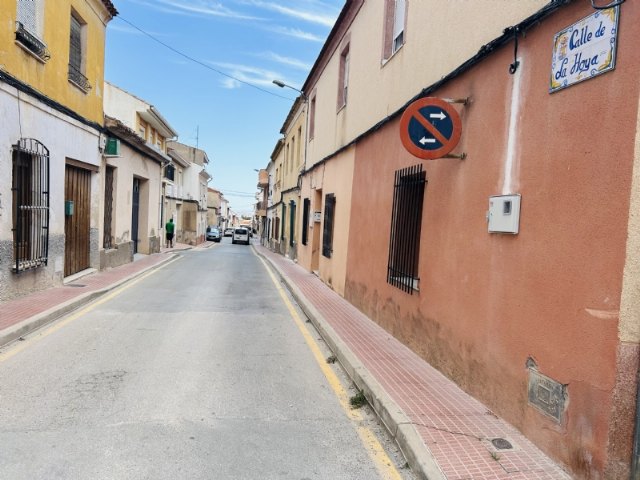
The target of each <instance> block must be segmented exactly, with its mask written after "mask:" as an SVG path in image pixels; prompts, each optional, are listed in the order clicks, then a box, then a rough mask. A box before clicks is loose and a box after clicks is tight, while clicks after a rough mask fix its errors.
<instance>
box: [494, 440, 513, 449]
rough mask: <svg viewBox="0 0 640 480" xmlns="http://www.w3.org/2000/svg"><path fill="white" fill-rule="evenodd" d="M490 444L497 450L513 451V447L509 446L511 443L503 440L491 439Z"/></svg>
mask: <svg viewBox="0 0 640 480" xmlns="http://www.w3.org/2000/svg"><path fill="white" fill-rule="evenodd" d="M491 444H492V445H493V446H494V447H496V448H497V449H498V450H513V445H511V442H509V440H506V439H504V438H492V439H491Z"/></svg>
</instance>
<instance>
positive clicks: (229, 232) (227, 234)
mask: <svg viewBox="0 0 640 480" xmlns="http://www.w3.org/2000/svg"><path fill="white" fill-rule="evenodd" d="M224 236H225V237H231V236H233V228H225V229H224Z"/></svg>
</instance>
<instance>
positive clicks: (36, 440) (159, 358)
mask: <svg viewBox="0 0 640 480" xmlns="http://www.w3.org/2000/svg"><path fill="white" fill-rule="evenodd" d="M288 302H292V301H291V300H290V299H287V298H286V293H283V290H282V287H280V286H279V285H278V284H277V283H276V282H274V280H273V278H272V277H271V275H270V274H269V272H268V269H267V268H266V267H265V265H264V264H263V262H262V261H261V260H260V258H259V257H258V256H257V255H256V254H255V253H254V252H253V248H252V247H250V246H245V245H231V242H230V239H229V238H224V239H223V241H222V243H221V244H216V245H213V246H212V247H211V248H206V249H194V250H190V251H186V252H184V253H181V254H180V255H179V257H178V258H177V260H175V261H173V262H171V263H168V264H165V265H164V266H163V267H162V268H160V269H157V270H154V271H152V272H151V273H148V274H146V275H144V276H143V277H140V278H139V279H137V280H135V281H134V282H131V283H129V284H126V285H125V286H124V287H123V288H121V289H118V290H116V291H114V292H112V293H110V294H108V295H107V296H105V297H103V298H102V299H101V300H99V301H98V302H97V303H94V304H91V305H89V306H86V307H83V308H82V309H80V310H78V311H76V312H73V313H71V314H70V315H68V316H67V317H64V318H63V319H60V320H58V321H57V322H55V323H53V324H51V325H49V326H48V327H47V328H45V329H42V330H40V331H38V332H35V333H33V334H31V335H30V336H28V337H27V338H26V339H25V341H22V342H16V343H14V344H13V345H10V346H8V347H5V348H4V349H2V350H1V351H0V478H1V479H8V480H9V479H10V480H22V479H24V480H27V479H28V480H34V479H46V480H51V479H82V480H94V479H96V480H97V479H153V480H159V479H172V480H174V479H188V480H195V479H232V480H236V479H256V480H258V479H259V480H262V479H294V480H303V479H304V480H306V479H328V480H339V479H349V480H352V479H353V480H370V479H386V478H389V479H393V478H397V479H405V480H412V479H413V478H414V476H413V474H412V473H411V471H410V470H409V469H407V468H404V467H405V461H404V459H403V458H402V456H401V455H400V454H399V452H398V451H397V449H396V448H395V446H394V445H393V443H392V442H390V441H389V439H388V437H386V435H385V432H384V430H383V429H382V428H381V427H380V426H379V425H378V423H377V422H376V420H375V418H374V417H373V416H372V415H371V413H370V412H369V411H368V410H367V408H364V409H361V410H360V411H358V413H354V412H351V411H349V407H348V405H347V406H345V400H344V398H342V399H341V398H340V389H343V393H344V392H347V395H353V394H354V393H355V390H354V389H353V388H352V387H351V386H350V383H349V380H348V379H347V378H346V377H345V375H344V373H343V372H342V371H341V369H340V367H339V365H337V364H334V365H330V366H329V367H328V368H329V369H330V370H331V371H330V372H329V373H331V372H333V373H334V374H335V375H336V378H337V379H338V381H337V382H336V381H335V380H334V381H332V380H331V378H330V376H329V377H328V376H327V374H326V372H323V369H325V370H326V369H327V365H328V364H326V362H322V361H320V360H319V358H318V355H319V354H318V353H317V352H316V354H315V355H314V352H313V348H311V347H310V343H309V341H311V342H312V343H313V342H315V344H317V347H314V348H317V349H319V350H318V351H319V352H320V355H324V356H328V355H330V352H329V351H328V350H326V346H325V345H324V344H323V343H322V341H321V340H320V339H319V335H318V334H317V332H315V330H313V327H312V326H311V324H310V323H307V322H304V319H305V317H304V315H303V314H301V313H300V311H299V310H298V309H297V307H295V305H292V304H291V303H288ZM296 316H298V317H299V318H298V320H297V321H296ZM322 363H325V365H322ZM347 403H348V402H347ZM376 445H378V447H379V446H382V449H380V448H378V447H376Z"/></svg>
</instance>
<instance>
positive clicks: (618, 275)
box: [345, 2, 640, 478]
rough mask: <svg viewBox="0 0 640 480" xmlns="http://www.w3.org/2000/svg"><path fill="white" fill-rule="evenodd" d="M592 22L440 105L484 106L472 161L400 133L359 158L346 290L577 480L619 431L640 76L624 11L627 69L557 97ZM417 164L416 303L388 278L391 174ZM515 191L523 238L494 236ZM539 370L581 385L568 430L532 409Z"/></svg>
mask: <svg viewBox="0 0 640 480" xmlns="http://www.w3.org/2000/svg"><path fill="white" fill-rule="evenodd" d="M591 13H593V11H592V10H591V9H590V8H589V5H588V2H581V3H576V4H573V5H570V6H569V7H567V8H564V9H561V10H560V11H559V12H558V13H557V14H555V15H553V16H552V17H551V18H549V19H548V20H546V21H544V22H543V23H541V24H540V25H539V26H538V27H536V28H534V29H532V30H530V31H528V32H527V34H526V37H525V38H524V39H522V40H521V42H520V44H519V50H518V55H519V57H520V61H521V65H520V68H519V70H518V72H517V73H516V75H514V76H511V75H509V73H508V67H509V64H510V63H511V62H512V61H513V46H512V45H509V46H507V47H504V48H502V49H501V50H500V51H499V52H497V53H495V54H493V55H492V56H490V57H489V58H487V59H485V60H484V61H483V62H482V63H481V64H479V65H477V66H475V67H474V68H473V69H472V70H470V71H469V72H467V73H465V74H464V75H462V76H460V77H458V78H457V79H455V80H454V81H452V82H450V83H448V84H447V85H446V86H445V87H444V88H443V89H441V90H440V91H438V92H436V93H435V94H434V96H439V97H455V98H459V97H467V96H468V97H471V99H472V103H471V104H470V105H469V106H467V107H457V108H458V110H459V111H460V113H461V117H462V124H463V134H462V140H461V142H460V145H459V147H458V148H457V149H456V151H458V152H459V151H464V152H466V153H467V155H468V157H467V159H466V160H457V159H439V160H433V161H421V160H419V159H417V158H415V157H412V156H411V155H410V154H409V153H408V152H406V150H405V149H404V148H403V147H402V145H401V143H400V138H399V120H398V119H396V120H395V121H393V122H391V123H390V124H388V125H386V126H385V127H384V128H382V129H381V130H379V131H378V132H376V133H375V134H373V135H371V136H369V137H366V138H365V139H364V140H363V141H361V142H359V143H358V145H357V147H356V160H355V172H354V183H353V204H352V207H353V210H352V215H351V225H350V231H351V232H353V234H352V235H350V237H349V258H348V265H347V281H346V286H345V297H346V298H347V299H349V300H350V301H351V302H352V303H354V304H355V305H356V306H358V307H359V308H360V309H362V310H363V311H364V312H365V313H366V314H368V315H369V316H370V317H372V318H374V319H375V320H376V321H377V322H378V323H380V324H381V325H382V326H384V327H385V328H386V329H388V330H389V331H390V332H392V333H393V334H394V335H395V336H397V337H399V338H400V339H401V340H402V341H403V342H404V343H406V344H407V345H408V346H410V347H411V348H412V349H413V350H414V351H416V352H417V353H418V354H420V355H421V356H422V357H424V358H425V359H426V360H428V361H429V362H430V363H432V364H433V365H434V366H436V367H437V368H439V369H440V370H442V371H443V372H444V373H445V374H446V375H448V376H449V377H451V378H452V379H454V380H455V381H456V382H458V383H459V384H460V385H461V386H462V387H463V388H464V389H465V390H466V391H468V392H470V393H471V394H472V395H474V396H476V397H477V398H479V399H481V400H482V401H483V402H485V403H486V404H487V405H488V406H489V408H491V409H492V410H494V411H495V412H496V413H497V414H499V415H501V416H504V417H505V418H506V419H507V420H509V421H510V422H512V423H513V424H514V425H516V426H517V427H518V428H520V429H521V430H522V431H523V432H524V433H525V434H526V435H527V436H528V437H529V438H531V439H532V440H533V441H534V442H535V443H537V444H538V445H539V446H540V447H541V448H543V450H545V451H546V452H547V453H548V454H550V455H552V456H554V457H555V458H557V459H558V460H560V461H562V462H564V463H565V464H567V465H569V466H570V468H571V469H572V470H573V471H574V472H575V473H576V474H577V475H588V473H586V472H589V471H592V472H593V471H599V472H603V471H604V469H605V465H606V462H607V460H608V459H607V448H606V446H607V441H608V437H609V436H610V435H611V430H610V429H611V428H614V427H612V426H611V425H612V423H613V421H612V423H610V418H609V412H610V410H611V408H612V395H611V392H612V390H613V388H614V385H615V383H616V362H617V359H616V355H617V349H618V315H619V308H620V297H621V284H622V272H623V267H624V265H625V248H626V241H627V223H628V215H629V201H630V200H629V195H630V185H631V173H632V166H633V160H634V139H635V138H636V123H637V119H638V102H637V99H638V95H639V83H638V78H637V73H638V66H639V65H640V51H639V50H638V49H637V47H636V45H635V44H636V42H635V39H636V38H639V36H640V26H639V25H638V23H637V22H635V21H634V19H637V18H639V17H640V6H639V5H638V4H637V2H636V3H633V2H627V3H625V4H624V5H623V7H622V14H621V19H620V29H619V31H620V34H619V51H618V56H617V66H616V69H615V70H614V71H613V72H609V73H606V74H604V75H601V76H600V77H598V78H595V79H591V80H588V81H585V82H583V83H580V84H577V85H574V86H572V87H569V88H567V89H565V90H562V91H560V92H557V93H554V94H549V93H547V92H548V86H549V75H550V69H551V66H550V63H551V45H552V41H553V36H554V34H555V33H557V32H558V31H560V30H562V29H563V28H565V27H566V26H568V25H570V24H572V23H574V22H576V21H578V20H580V19H581V18H583V17H585V16H587V15H589V14H591ZM514 84H515V85H516V87H518V85H519V88H517V92H519V94H518V93H516V94H513V95H512V89H513V88H514ZM630 99H633V101H630ZM513 109H515V111H514V113H513V115H512V110H513ZM510 119H511V121H512V122H513V121H515V122H516V127H515V128H513V127H512V133H513V138H512V146H513V149H512V151H513V153H514V155H513V158H514V168H513V174H512V175H506V176H505V168H506V166H505V165H506V160H507V158H508V156H509V122H510ZM418 163H423V165H424V166H425V168H426V171H427V179H428V184H427V187H426V193H425V200H424V211H423V220H422V236H421V239H420V266H419V275H420V292H419V293H417V294H414V295H408V294H406V293H403V292H401V291H400V290H398V289H396V288H394V287H392V286H390V285H388V284H387V283H386V267H387V257H388V248H389V230H390V223H391V208H392V198H393V176H394V172H395V170H397V169H400V168H404V167H407V166H411V165H415V164H418ZM509 185H511V186H512V187H509ZM507 192H509V193H511V192H513V193H520V194H522V211H521V217H520V233H519V234H518V235H515V236H512V235H501V234H489V233H487V222H486V218H485V215H486V212H487V209H488V197H489V196H490V195H496V194H502V193H507ZM371 212H376V213H377V215H376V218H377V219H379V220H378V221H377V222H375V223H372V222H371V218H372V217H371ZM356 232H357V233H356ZM372 258H374V259H379V260H378V261H376V262H372V261H371V259H372ZM529 357H531V358H532V359H534V360H535V362H536V363H537V365H538V368H539V371H540V372H541V373H543V374H544V375H547V376H549V377H551V378H553V379H555V380H556V381H558V382H560V383H562V384H566V385H568V394H569V401H568V402H567V405H568V406H567V410H566V413H565V417H564V420H563V422H562V424H560V425H558V424H556V423H555V421H553V420H552V419H550V418H548V417H546V416H544V415H542V414H540V413H539V412H538V411H537V410H536V409H534V408H533V407H530V406H529V405H528V402H527V381H528V371H527V368H526V366H525V364H526V362H527V359H528V358H529ZM620 420H621V421H622V422H627V423H628V422H632V421H633V418H630V419H620ZM590 478H593V477H590Z"/></svg>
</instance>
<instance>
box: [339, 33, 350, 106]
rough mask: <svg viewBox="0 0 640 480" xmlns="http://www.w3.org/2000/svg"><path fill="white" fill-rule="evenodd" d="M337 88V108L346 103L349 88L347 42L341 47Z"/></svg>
mask: <svg viewBox="0 0 640 480" xmlns="http://www.w3.org/2000/svg"><path fill="white" fill-rule="evenodd" d="M338 88H339V90H338V109H341V108H342V107H344V106H345V105H346V104H347V92H348V89H349V44H347V46H346V47H344V48H343V49H342V53H341V54H340V77H339V81H338Z"/></svg>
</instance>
